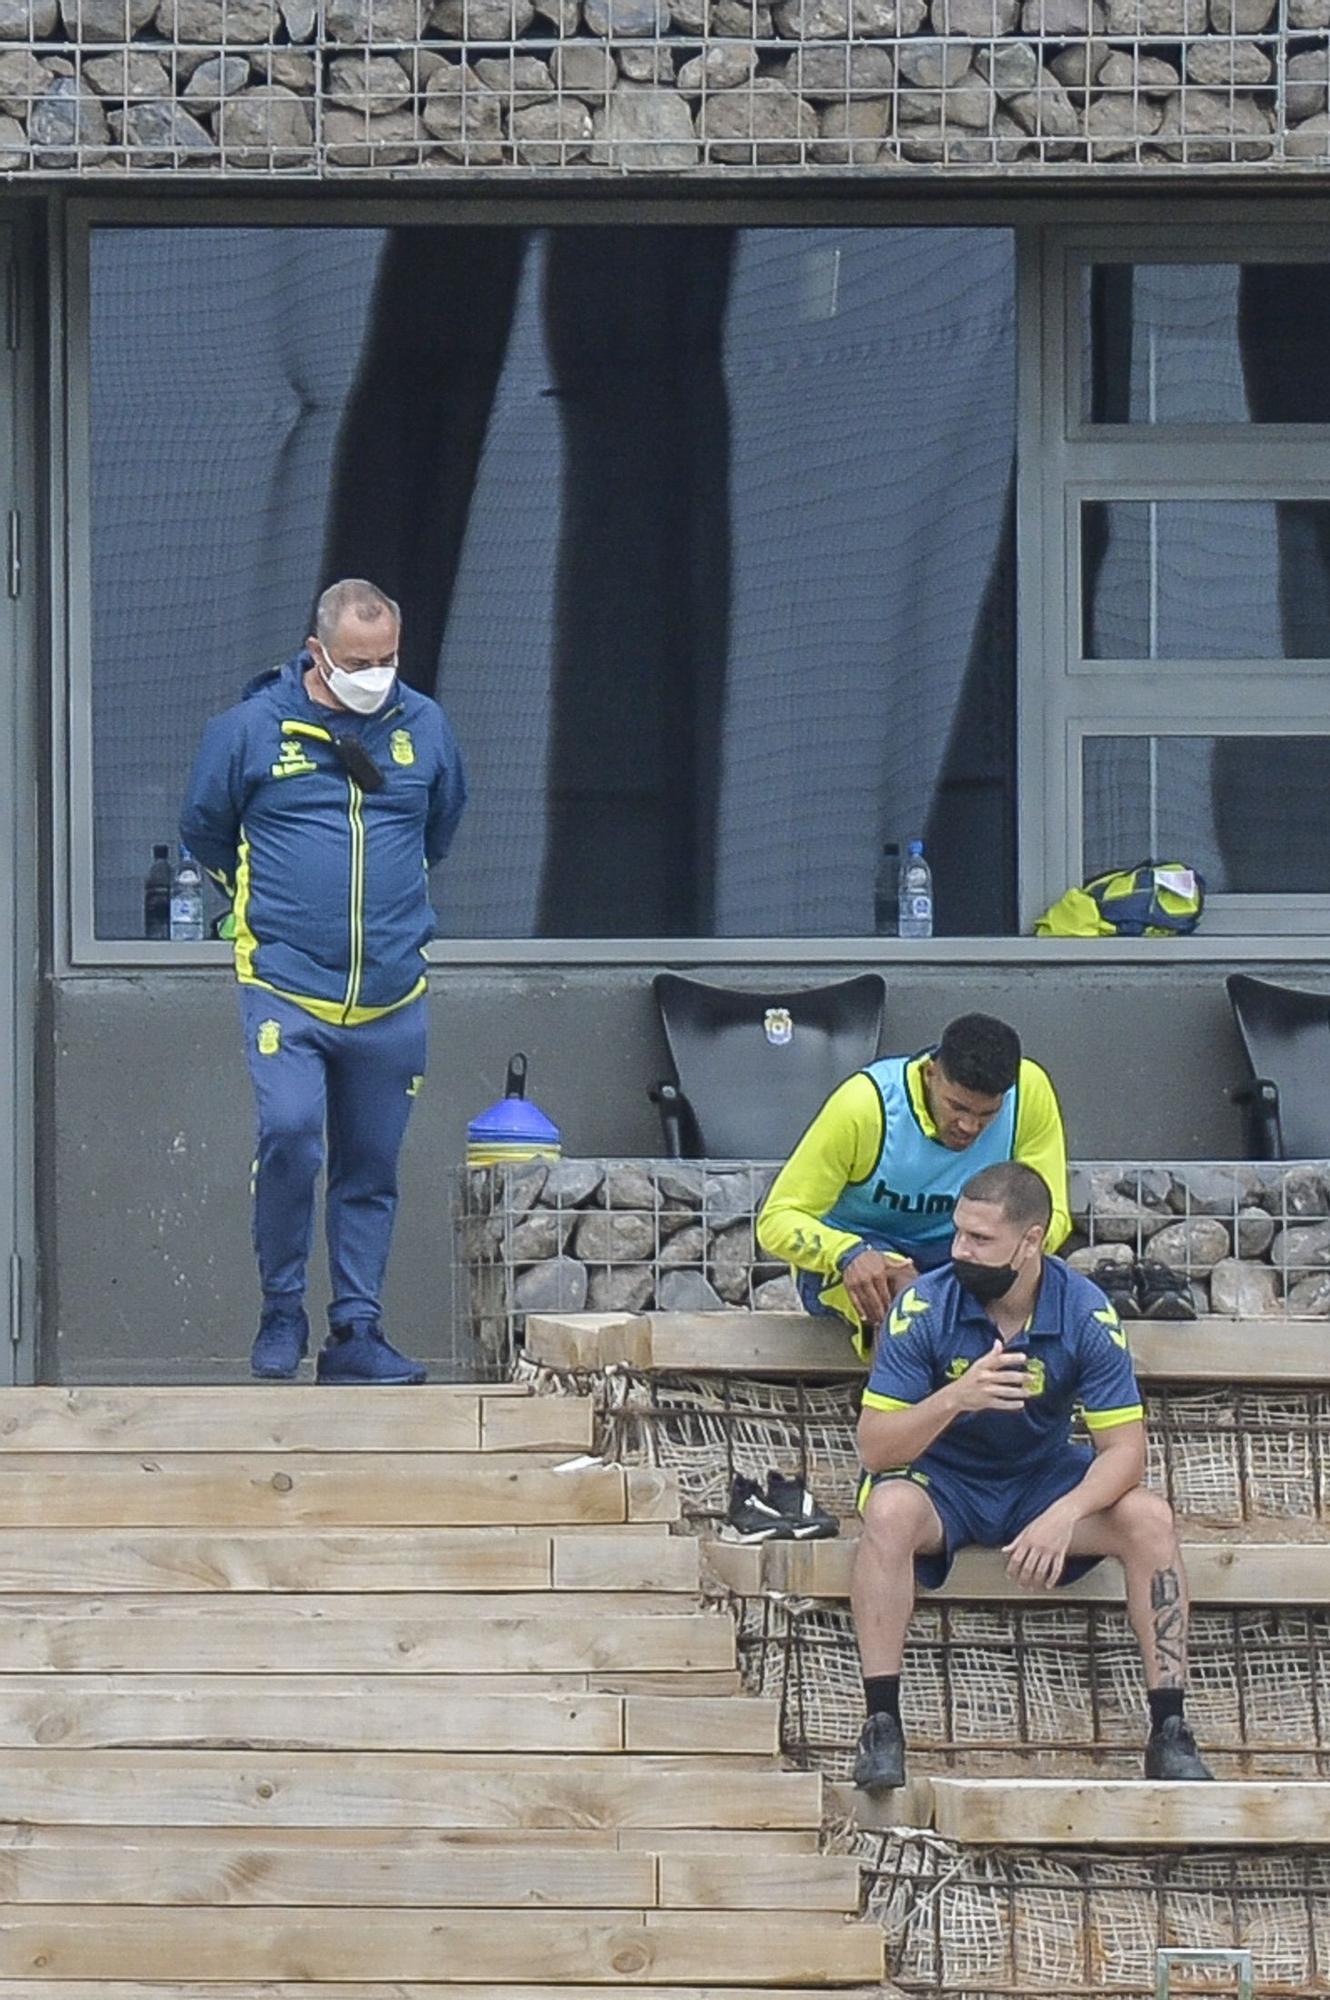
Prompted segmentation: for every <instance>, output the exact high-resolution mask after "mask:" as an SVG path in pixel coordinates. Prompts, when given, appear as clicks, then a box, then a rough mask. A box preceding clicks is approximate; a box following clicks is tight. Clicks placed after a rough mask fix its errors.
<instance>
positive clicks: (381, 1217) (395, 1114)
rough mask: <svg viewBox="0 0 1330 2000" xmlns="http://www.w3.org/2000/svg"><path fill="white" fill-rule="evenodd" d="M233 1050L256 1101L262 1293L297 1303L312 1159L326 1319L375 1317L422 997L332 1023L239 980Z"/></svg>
mask: <svg viewBox="0 0 1330 2000" xmlns="http://www.w3.org/2000/svg"><path fill="white" fill-rule="evenodd" d="M240 1005H241V1013H242V1016H243V1019H244V1023H245V1054H246V1057H247V1059H248V1062H249V1073H250V1076H251V1077H252V1078H253V1082H254V1095H255V1098H256V1100H257V1103H258V1147H257V1152H256V1156H255V1162H254V1249H255V1253H256V1255H257V1257H258V1260H259V1278H260V1281H261V1283H262V1286H263V1303H264V1305H265V1307H267V1306H280V1305H289V1306H291V1307H292V1308H294V1307H296V1306H298V1305H299V1304H301V1303H302V1301H303V1299H304V1293H305V1274H306V1266H307V1264H308V1261H309V1252H310V1245H311V1243H312V1241H313V1237H314V1190H315V1184H316V1182H317V1180H318V1175H319V1169H320V1167H321V1166H322V1165H323V1163H324V1133H325V1129H326V1133H327V1164H328V1185H327V1195H326V1199H325V1204H324V1210H325V1213H324V1220H325V1223H326V1227H327V1234H328V1266H329V1270H330V1273H331V1276H332V1301H331V1303H330V1305H329V1307H328V1319H329V1323H330V1324H331V1325H333V1326H346V1325H348V1324H349V1323H350V1322H351V1321H352V1320H366V1319H377V1318H378V1316H379V1310H380V1294H381V1292H382V1289H383V1274H384V1270H385V1268H386V1266H387V1262H388V1247H389V1244H390V1243H391V1241H392V1232H393V1221H394V1218H395V1216H396V1214H397V1157H398V1154H399V1153H400V1152H401V1149H402V1140H403V1139H404V1138H405V1136H406V1126H407V1120H408V1119H409V1118H410V1116H411V1106H412V1104H413V1102H414V1101H415V1095H416V1092H417V1090H418V1089H419V1088H420V1084H421V1080H422V1078H423V1077H424V1074H425V1053H426V1013H425V999H424V996H423V995H422V997H421V998H420V999H419V1000H412V1001H411V1002H410V1003H409V1004H408V1005H407V1006H405V1007H399V1008H398V1009H397V1010H396V1012H395V1013H392V1014H384V1015H382V1016H381V1017H380V1018H379V1019H378V1020H377V1021H366V1022H364V1023H363V1024H362V1025H361V1026H360V1027H358V1028H338V1027H333V1026H332V1025H331V1024H330V1023H328V1022H326V1021H320V1020H317V1019H316V1018H315V1016H314V1015H313V1014H307V1013H306V1012H305V1010H304V1008H303V1007H297V1006H295V1005H293V1004H292V1003H291V1002H290V1001H288V1000H282V999H279V998H278V996H277V995H276V994H275V993H268V992H265V991H264V990H263V989H262V988H261V987H255V986H242V987H241V989H240Z"/></svg>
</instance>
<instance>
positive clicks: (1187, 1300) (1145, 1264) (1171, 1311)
mask: <svg viewBox="0 0 1330 2000" xmlns="http://www.w3.org/2000/svg"><path fill="white" fill-rule="evenodd" d="M1137 1295H1138V1297H1139V1299H1140V1302H1141V1317H1142V1318H1143V1319H1195V1317H1196V1303H1195V1300H1194V1299H1193V1298H1192V1295H1191V1286H1190V1285H1189V1284H1188V1283H1187V1280H1186V1279H1185V1278H1181V1277H1179V1276H1178V1273H1177V1272H1176V1271H1171V1270H1170V1269H1169V1267H1168V1265H1167V1264H1160V1263H1157V1262H1155V1261H1154V1260H1152V1259H1151V1258H1148V1257H1147V1258H1144V1259H1143V1260H1142V1262H1141V1263H1140V1265H1139V1266H1138V1267H1137Z"/></svg>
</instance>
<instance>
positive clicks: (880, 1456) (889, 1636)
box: [850, 1160, 1210, 1792]
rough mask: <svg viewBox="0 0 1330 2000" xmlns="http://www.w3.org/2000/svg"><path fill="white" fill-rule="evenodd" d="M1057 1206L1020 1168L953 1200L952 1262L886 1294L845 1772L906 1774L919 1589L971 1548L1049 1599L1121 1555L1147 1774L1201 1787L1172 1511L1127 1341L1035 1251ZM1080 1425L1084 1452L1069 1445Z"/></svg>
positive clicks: (867, 1418) (868, 1402)
mask: <svg viewBox="0 0 1330 2000" xmlns="http://www.w3.org/2000/svg"><path fill="white" fill-rule="evenodd" d="M1051 1214H1052V1202H1051V1201H1050V1199H1049V1192H1048V1186H1047V1184H1046V1182H1045V1181H1044V1180H1043V1178H1042V1177H1041V1176H1040V1175H1039V1174H1037V1173H1035V1172H1034V1171H1033V1170H1032V1169H1031V1168H1030V1167H1027V1166H1023V1165H1022V1164H1021V1163H1020V1162H1019V1161H1015V1160H1012V1161H1006V1162H1003V1163H1001V1164H999V1165H996V1166H990V1167H985V1168H984V1169H983V1171H982V1172H980V1173H978V1174H976V1175H975V1176H974V1178H973V1179H972V1180H969V1181H967V1182H966V1184H965V1186H964V1188H963V1189H962V1190H961V1194H960V1198H959V1200H958V1201H957V1203H956V1213H955V1234H954V1238H953V1242H952V1260H951V1262H950V1263H949V1264H944V1265H943V1266H942V1267H941V1269H940V1270H937V1271H932V1272H928V1273H925V1274H924V1275H923V1276H922V1277H919V1278H917V1279H916V1280H915V1281H914V1282H913V1283H912V1284H909V1285H907V1286H906V1288H905V1290H904V1291H902V1292H901V1293H900V1294H899V1296H898V1297H897V1298H896V1300H895V1302H894V1304H893V1305H892V1308H891V1311H890V1313H889V1314H888V1316H887V1320H886V1323H885V1325H884V1326H883V1328H882V1331H881V1333H880V1334H879V1336H878V1342H877V1349H876V1352H875V1354H874V1356H873V1365H872V1372H871V1374H870V1376H869V1380H868V1387H867V1388H866V1389H865V1391H864V1398H863V1408H862V1412H861V1415H860V1418H859V1456H860V1458H861V1460H862V1462H863V1465H864V1468H865V1470H864V1479H863V1483H862V1486H861V1488H860V1494H859V1506H860V1512H861V1513H862V1515H863V1532H862V1534H861V1536H860V1539H859V1546H858V1550H857V1552H856V1555H855V1564H854V1577H853V1582H852V1585H851V1592H850V1598H851V1605H852V1607H853V1611H854V1622H855V1631H856V1633H857V1635H858V1640H859V1656H860V1661H861V1663H862V1666H863V1674H864V1690H865V1696H866V1700H867V1704H868V1720H867V1722H866V1723H865V1724H864V1729H863V1734H862V1735H861V1736H860V1739H859V1748H858V1754H857V1759H856V1763H855V1772H854V1779H855V1783H856V1784H857V1785H860V1786H862V1787H863V1788H864V1789H865V1790H866V1791H870V1792H878V1791H885V1790H888V1789H890V1788H891V1787H892V1786H895V1785H900V1784H903V1783H904V1781H905V1739H904V1735H903V1733H902V1730H901V1721H900V1672H901V1660H902V1655H903V1652H904V1646H905V1635H906V1632H907V1630H908V1628H909V1623H910V1618H911V1616H912V1614H913V1610H914V1595H915V1584H916V1580H917V1581H918V1582H919V1583H921V1584H923V1585H924V1587H925V1588H928V1589H936V1588H937V1586H938V1585H939V1584H941V1583H942V1582H943V1581H944V1579H945V1577H946V1574H947V1571H948V1570H949V1568H950V1567H951V1562H952V1558H953V1557H954V1556H955V1555H956V1553H957V1551H958V1550H959V1549H963V1548H965V1547H966V1546H967V1544H969V1543H978V1544H979V1545H980V1546H981V1547H983V1548H1000V1549H1001V1550H1002V1552H1003V1554H1004V1555H1005V1556H1006V1557H1007V1574H1008V1575H1009V1576H1010V1577H1013V1578H1014V1579H1015V1580H1016V1581H1017V1582H1018V1583H1020V1584H1022V1585H1024V1586H1025V1587H1026V1588H1028V1589H1031V1590H1051V1589H1052V1588H1053V1587H1054V1586H1055V1585H1056V1584H1058V1583H1069V1582H1071V1581H1072V1580H1073V1578H1075V1577H1077V1576H1080V1575H1082V1574H1083V1573H1084V1572H1085V1571H1086V1570H1087V1569H1091V1568H1093V1567H1094V1565H1095V1563H1097V1562H1098V1561H1099V1560H1100V1559H1101V1558H1102V1557H1104V1556H1113V1557H1114V1558H1116V1560H1117V1561H1118V1562H1120V1563H1121V1565H1122V1568H1123V1573H1124V1576H1125V1579H1126V1594H1127V1616H1128V1618H1129V1619H1130V1620H1131V1625H1132V1630H1133V1631H1134V1632H1135V1634H1136V1637H1137V1640H1138V1642H1139V1644H1140V1648H1141V1654H1142V1658H1143V1660H1144V1664H1145V1681H1146V1686H1147V1688H1148V1690H1149V1703H1150V1737H1149V1742H1148V1744H1147V1746H1146V1753H1145V1774H1146V1776H1147V1777H1149V1778H1208V1777H1209V1776H1210V1772H1209V1771H1208V1770H1207V1769H1206V1766H1205V1764H1204V1763H1203V1762H1202V1760H1201V1758H1200V1755H1199V1753H1198V1752H1197V1749H1196V1742H1195V1739H1194V1738H1193V1736H1192V1734H1191V1731H1190V1729H1189V1728H1188V1727H1187V1724H1186V1722H1185V1720H1184V1719H1183V1684H1184V1678H1185V1674H1186V1667H1187V1579H1186V1575H1185V1573H1184V1571H1183V1567H1182V1561H1181V1557H1180V1554H1179V1551H1178V1541H1177V1533H1176V1530H1175V1528H1174V1524H1173V1512H1172V1509H1171V1508H1170V1507H1169V1505H1168V1502H1167V1501H1166V1500H1163V1499H1162V1498H1161V1497H1160V1496H1159V1495H1158V1494H1157V1493H1151V1492H1148V1491H1147V1490H1146V1488H1145V1487H1144V1485H1143V1484H1142V1480H1143V1479H1144V1477H1145V1465H1146V1455H1145V1423H1144V1413H1143V1410H1142V1406H1141V1396H1140V1391H1139V1389H1138V1388H1137V1386H1136V1377H1135V1374H1134V1373H1133V1370H1132V1365H1131V1356H1130V1354H1129V1353H1128V1350H1127V1336H1126V1334H1125V1333H1124V1331H1123V1329H1122V1325H1121V1323H1120V1321H1119V1319H1118V1316H1117V1314H1116V1312H1115V1311H1114V1310H1113V1307H1112V1306H1111V1305H1110V1304H1109V1303H1108V1301H1107V1299H1106V1298H1105V1297H1104V1294H1103V1293H1102V1292H1101V1291H1100V1290H1099V1289H1098V1287H1097V1286H1096V1285H1093V1284H1091V1282H1090V1280H1089V1279H1088V1278H1083V1277H1082V1276H1081V1275H1080V1274H1079V1272H1076V1271H1072V1270H1070V1269H1069V1268H1068V1267H1067V1265H1065V1264H1064V1263H1062V1262H1061V1260H1060V1259H1059V1258H1057V1257H1047V1256H1045V1255H1044V1242H1045V1239H1046V1236H1047V1231H1048V1224H1049V1219H1050V1216H1051ZM1078 1412H1079V1413H1080V1415H1081V1416H1082V1417H1083V1419H1084V1423H1085V1427H1086V1429H1087V1430H1088V1432H1089V1435H1090V1442H1089V1443H1088V1444H1085V1443H1081V1442H1077V1441H1073V1439H1072V1436H1071V1430H1072V1422H1073V1417H1074V1415H1075V1414H1076V1413H1078Z"/></svg>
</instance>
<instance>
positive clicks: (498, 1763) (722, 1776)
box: [5, 1750, 822, 1830]
mask: <svg viewBox="0 0 1330 2000" xmlns="http://www.w3.org/2000/svg"><path fill="white" fill-rule="evenodd" d="M5 1778H6V1785H5V1810H6V1812H7V1814H8V1816H9V1817H10V1818H11V1819H13V1820H34V1821H41V1822H43V1823H45V1824H47V1825H51V1826H56V1825H63V1824H80V1825H85V1826H240V1825H245V1826H319V1827H326V1826H346V1827H350V1826H383V1827H409V1826H416V1827H429V1826H456V1827H466V1826H472V1827H495V1828H498V1827H509V1826H515V1827H532V1826H543V1827H547V1828H549V1829H551V1830H554V1829H558V1828H563V1827H619V1826H691V1827H729V1826H747V1827H755V1828H762V1827H773V1828H778V1827H807V1826H817V1825H818V1824H820V1806H821V1796H822V1790H821V1779H820V1778H819V1777H818V1776H817V1775H816V1774H815V1773H812V1772H804V1771H781V1770H776V1769H772V1768H771V1767H770V1766H769V1765H767V1764H766V1763H764V1762H761V1761H758V1760H754V1761H753V1762H752V1763H751V1764H750V1763H747V1762H745V1761H744V1760H742V1759H740V1758H735V1757H722V1758H706V1757H645V1756H619V1757H603V1756H566V1757H547V1756H518V1757H512V1756H488V1755H484V1754H482V1753H479V1752H477V1753H475V1754H471V1753H464V1754H459V1755H435V1754H433V1753H431V1752H424V1751H420V1752H411V1753H408V1754H398V1753H395V1752H375V1751H351V1752H347V1753H345V1754H341V1755H338V1754H335V1753H327V1754H325V1753H322V1752H315V1751H309V1752H280V1751H271V1752H259V1751H255V1752H249V1751H225V1750H157V1751H154V1752H153V1754H152V1763H151V1781H150V1782H146V1781H145V1768H144V1759H143V1755H142V1753H141V1752H139V1751H136V1750H104V1751H99V1752H98V1753H97V1754H96V1755H95V1756H88V1755H86V1754H84V1753H83V1752H81V1751H66V1752H61V1751H47V1750H13V1751H11V1752H9V1754H8V1755H7V1756H6V1758H5Z"/></svg>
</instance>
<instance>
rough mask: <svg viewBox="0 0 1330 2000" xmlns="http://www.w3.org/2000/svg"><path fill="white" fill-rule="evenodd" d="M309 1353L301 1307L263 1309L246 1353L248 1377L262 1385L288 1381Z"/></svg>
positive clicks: (303, 1313) (306, 1327)
mask: <svg viewBox="0 0 1330 2000" xmlns="http://www.w3.org/2000/svg"><path fill="white" fill-rule="evenodd" d="M308 1352H309V1321H308V1320H307V1319H306V1317H305V1311H304V1307H303V1306H297V1307H296V1308H295V1309H294V1310H292V1309H291V1308H290V1307H289V1306H265V1307H264V1309H263V1317H262V1318H261V1319H260V1321H259V1330H258V1332H257V1333H256V1334H255V1336H254V1345H253V1347H251V1349H250V1351H249V1366H250V1372H251V1374H254V1375H257V1376H258V1377H259V1378H260V1380H261V1381H264V1382H289V1381H290V1379H291V1377H292V1376H293V1375H294V1374H295V1372H296V1370H297V1368H299V1366H300V1364H301V1362H302V1361H303V1360H304V1358H305V1356H306V1355H307V1354H308Z"/></svg>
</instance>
